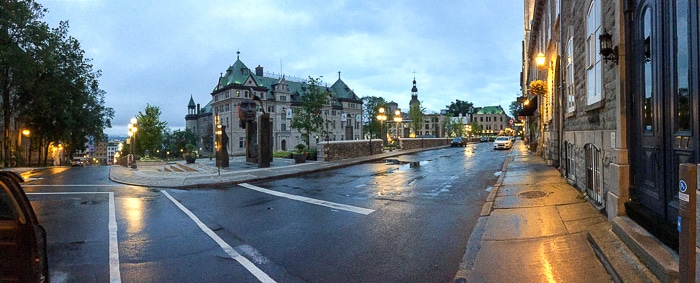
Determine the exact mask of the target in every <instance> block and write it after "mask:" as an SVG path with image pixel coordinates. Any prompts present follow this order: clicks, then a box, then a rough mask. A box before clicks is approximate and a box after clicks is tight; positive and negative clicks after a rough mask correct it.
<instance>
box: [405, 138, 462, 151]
mask: <svg viewBox="0 0 700 283" xmlns="http://www.w3.org/2000/svg"><path fill="white" fill-rule="evenodd" d="M451 141H452V139H451V138H402V139H401V149H402V150H410V149H417V148H428V147H438V146H447V145H450V142H451Z"/></svg>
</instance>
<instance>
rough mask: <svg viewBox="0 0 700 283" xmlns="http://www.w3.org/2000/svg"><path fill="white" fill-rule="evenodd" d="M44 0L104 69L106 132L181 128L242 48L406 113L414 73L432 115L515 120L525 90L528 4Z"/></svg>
mask: <svg viewBox="0 0 700 283" xmlns="http://www.w3.org/2000/svg"><path fill="white" fill-rule="evenodd" d="M37 1H38V2H39V3H40V4H42V5H43V6H44V7H45V8H47V9H48V12H47V14H46V15H45V17H44V20H45V21H46V22H48V23H49V25H50V26H52V27H56V26H57V25H58V22H59V21H62V20H67V21H69V23H70V29H69V33H70V35H72V36H73V37H75V38H77V39H78V40H80V41H81V43H82V48H83V50H85V52H86V56H87V57H88V58H92V60H93V65H94V68H95V69H99V70H101V71H102V74H103V75H102V77H101V79H100V84H101V88H102V89H103V90H105V91H106V93H107V94H106V104H107V106H109V107H112V108H114V110H115V112H116V115H115V118H114V121H113V122H112V125H113V128H111V129H106V132H107V133H108V134H110V135H124V134H125V133H126V124H128V123H129V118H130V117H133V116H135V115H136V114H137V113H138V112H139V111H141V112H143V111H144V109H145V107H146V105H147V104H150V105H155V106H158V107H160V109H161V111H162V115H161V120H163V121H167V123H168V126H169V127H170V128H171V129H181V128H184V125H185V119H184V116H185V115H186V114H187V103H188V102H189V99H190V95H191V96H193V97H194V99H195V102H197V103H200V104H202V105H204V104H206V103H207V102H208V101H209V100H210V99H211V91H212V90H213V88H214V86H215V85H216V83H217V80H218V77H219V75H220V74H221V73H222V72H225V71H226V69H227V68H228V67H229V66H230V65H232V64H233V63H234V62H235V61H236V52H237V51H240V58H241V60H242V61H243V62H244V63H245V64H246V65H247V66H248V67H249V68H251V69H252V68H255V67H256V66H258V65H260V66H262V67H264V68H265V71H266V72H274V73H283V74H286V75H287V76H294V77H300V78H307V77H308V76H312V77H320V76H323V80H324V82H326V83H329V84H332V83H333V82H335V80H336V79H337V78H338V72H339V71H340V72H341V77H342V79H343V81H345V82H346V83H347V84H348V86H350V88H352V89H354V91H355V93H357V94H358V95H359V96H361V97H362V96H380V97H384V98H385V99H386V100H387V101H395V102H397V103H398V104H399V107H400V108H402V109H403V110H405V111H408V102H409V101H410V99H411V87H412V80H413V76H414V72H415V78H416V81H417V86H418V98H419V100H421V101H422V102H423V106H424V107H425V108H426V110H427V112H428V113H433V112H439V111H440V110H441V109H445V108H446V106H447V105H449V104H450V102H452V101H455V100H456V99H460V100H467V101H470V102H473V103H474V104H475V106H491V105H501V106H502V107H503V108H504V109H505V110H506V111H508V105H509V104H510V102H511V101H513V100H515V97H516V95H517V93H518V92H519V73H520V61H521V58H520V54H521V53H520V50H521V49H520V48H521V40H522V38H523V20H522V19H523V16H522V15H523V1H522V0H493V1H473V0H462V1H424V0H413V1H400V0H397V1H369V0H356V1H343V0H329V1H306V0H304V1H284V0H279V1H275V0H256V1H237V0H229V1H225V0H205V1H199V0H196V1H187V0H171V1H162V0H156V1H143V0H119V1H114V0H37Z"/></svg>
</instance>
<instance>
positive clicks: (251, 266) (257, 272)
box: [161, 190, 275, 282]
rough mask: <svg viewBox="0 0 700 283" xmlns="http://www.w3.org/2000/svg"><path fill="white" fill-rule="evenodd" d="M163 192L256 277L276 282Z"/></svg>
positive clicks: (164, 192) (166, 194)
mask: <svg viewBox="0 0 700 283" xmlns="http://www.w3.org/2000/svg"><path fill="white" fill-rule="evenodd" d="M161 192H162V193H163V194H164V195H165V196H166V197H167V198H168V199H170V201H172V202H173V203H174V204H175V206H177V207H178V208H180V210H182V212H184V213H185V214H187V216H189V217H190V219H192V221H194V223H196V224H197V226H199V229H202V231H204V233H206V234H207V235H209V237H210V238H211V239H212V240H214V242H216V243H217V244H219V246H220V247H221V248H222V249H223V250H224V252H226V254H228V255H229V256H230V257H231V258H233V259H235V260H236V261H238V263H240V264H241V265H243V267H245V269H247V270H248V271H249V272H250V273H252V274H253V276H255V277H256V278H258V280H260V282H275V280H273V279H272V278H270V276H268V275H267V274H266V273H265V272H263V271H262V270H260V269H259V268H258V267H257V266H255V264H254V263H252V262H251V261H250V260H248V259H247V258H246V257H244V256H242V255H241V254H239V253H238V252H237V251H236V250H234V249H233V248H232V247H231V246H230V245H229V244H227V243H226V242H224V240H223V239H221V237H219V235H216V233H214V231H212V230H211V229H209V227H207V225H204V223H202V221H200V220H199V218H198V217H197V216H196V215H194V213H192V211H190V210H189V209H187V208H186V207H185V206H184V205H182V204H181V203H180V202H179V201H177V200H175V198H173V197H172V196H171V195H170V194H169V193H168V192H166V191H165V190H163V191H161Z"/></svg>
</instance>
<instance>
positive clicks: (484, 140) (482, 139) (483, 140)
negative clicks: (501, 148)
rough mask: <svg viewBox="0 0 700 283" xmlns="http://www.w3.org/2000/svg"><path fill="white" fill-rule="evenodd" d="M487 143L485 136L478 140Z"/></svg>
mask: <svg viewBox="0 0 700 283" xmlns="http://www.w3.org/2000/svg"><path fill="white" fill-rule="evenodd" d="M487 141H489V139H488V138H487V137H486V136H483V137H481V139H480V140H479V142H487Z"/></svg>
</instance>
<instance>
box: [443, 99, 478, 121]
mask: <svg viewBox="0 0 700 283" xmlns="http://www.w3.org/2000/svg"><path fill="white" fill-rule="evenodd" d="M472 111H474V104H473V103H471V102H469V101H462V100H459V99H457V100H455V101H454V102H450V105H448V106H447V112H448V113H452V116H451V117H458V116H459V114H462V116H467V115H469V114H471V113H472Z"/></svg>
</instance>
